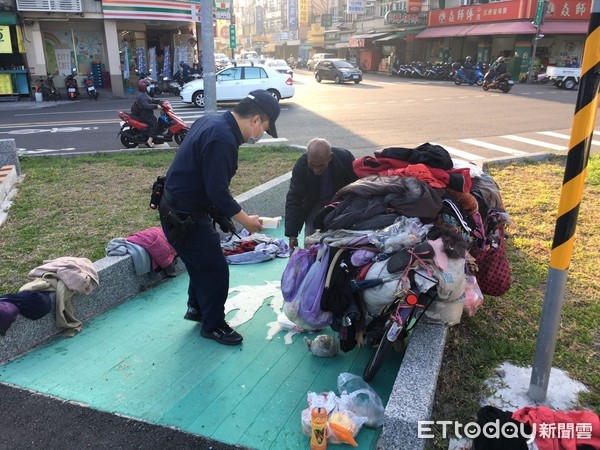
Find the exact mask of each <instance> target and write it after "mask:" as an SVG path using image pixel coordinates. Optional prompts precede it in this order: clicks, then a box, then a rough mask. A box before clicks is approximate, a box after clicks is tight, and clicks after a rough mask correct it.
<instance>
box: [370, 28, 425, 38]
mask: <svg viewBox="0 0 600 450" xmlns="http://www.w3.org/2000/svg"><path fill="white" fill-rule="evenodd" d="M424 28H425V27H418V28H410V29H404V30H399V31H395V32H394V33H393V34H390V35H389V36H385V37H382V38H379V39H375V42H387V41H393V40H394V39H399V38H401V37H403V36H406V35H407V34H418V33H420V32H421V31H423V30H424Z"/></svg>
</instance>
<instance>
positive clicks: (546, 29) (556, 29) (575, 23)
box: [540, 20, 589, 34]
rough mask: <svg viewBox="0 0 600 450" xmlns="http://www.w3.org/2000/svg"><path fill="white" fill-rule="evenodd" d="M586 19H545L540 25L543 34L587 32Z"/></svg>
mask: <svg viewBox="0 0 600 450" xmlns="http://www.w3.org/2000/svg"><path fill="white" fill-rule="evenodd" d="M588 25H589V23H588V21H587V20H554V21H547V22H544V23H543V24H542V26H541V27H540V32H542V33H544V34H587V32H588Z"/></svg>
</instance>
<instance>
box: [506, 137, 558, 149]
mask: <svg viewBox="0 0 600 450" xmlns="http://www.w3.org/2000/svg"><path fill="white" fill-rule="evenodd" d="M500 137H502V138H505V139H510V140H512V141H517V142H523V143H525V144H529V145H537V146H538V147H544V148H549V149H551V150H567V147H565V146H563V145H556V144H550V143H548V142H544V141H538V140H537V139H529V138H526V137H521V136H514V135H512V134H508V135H505V136H500Z"/></svg>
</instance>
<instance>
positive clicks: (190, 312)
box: [183, 306, 202, 323]
mask: <svg viewBox="0 0 600 450" xmlns="http://www.w3.org/2000/svg"><path fill="white" fill-rule="evenodd" d="M183 318H184V319H185V320H193V321H194V322H200V323H202V313H201V312H200V311H198V310H197V309H196V308H194V307H193V306H188V309H187V312H186V313H185V316H183Z"/></svg>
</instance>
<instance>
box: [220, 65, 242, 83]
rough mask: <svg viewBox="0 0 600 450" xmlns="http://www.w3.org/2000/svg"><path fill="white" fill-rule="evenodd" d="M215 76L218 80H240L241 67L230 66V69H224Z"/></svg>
mask: <svg viewBox="0 0 600 450" xmlns="http://www.w3.org/2000/svg"><path fill="white" fill-rule="evenodd" d="M217 78H218V80H219V81H233V80H241V79H242V69H241V67H232V68H231V69H226V70H224V71H223V72H221V73H219V76H218V77H217Z"/></svg>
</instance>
